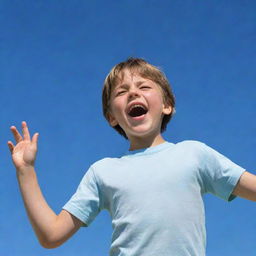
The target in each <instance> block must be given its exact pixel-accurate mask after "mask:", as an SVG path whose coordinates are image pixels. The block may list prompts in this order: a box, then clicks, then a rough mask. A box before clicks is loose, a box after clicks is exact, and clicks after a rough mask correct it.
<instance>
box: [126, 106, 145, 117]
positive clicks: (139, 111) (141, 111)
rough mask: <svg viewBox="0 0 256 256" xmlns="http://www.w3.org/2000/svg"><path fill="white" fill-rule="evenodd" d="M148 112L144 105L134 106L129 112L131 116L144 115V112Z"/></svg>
mask: <svg viewBox="0 0 256 256" xmlns="http://www.w3.org/2000/svg"><path fill="white" fill-rule="evenodd" d="M146 113H147V111H146V110H145V109H144V108H142V107H135V108H133V109H132V110H131V111H130V112H129V115H130V116H131V117H136V116H142V115H144V114H146Z"/></svg>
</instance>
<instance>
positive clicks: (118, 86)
mask: <svg viewBox="0 0 256 256" xmlns="http://www.w3.org/2000/svg"><path fill="white" fill-rule="evenodd" d="M143 83H145V81H138V82H136V83H135V85H136V86H140V85H141V84H143ZM127 86H129V85H128V84H120V85H117V86H116V87H115V88H114V90H116V89H119V88H126V87H127Z"/></svg>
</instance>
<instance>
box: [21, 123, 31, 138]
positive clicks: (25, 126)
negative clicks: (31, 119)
mask: <svg viewBox="0 0 256 256" xmlns="http://www.w3.org/2000/svg"><path fill="white" fill-rule="evenodd" d="M21 126H22V133H23V136H24V140H30V134H29V131H28V126H27V123H26V122H25V121H23V122H22V123H21Z"/></svg>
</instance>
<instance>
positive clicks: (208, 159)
mask: <svg viewBox="0 0 256 256" xmlns="http://www.w3.org/2000/svg"><path fill="white" fill-rule="evenodd" d="M201 151H202V152H201V154H200V157H201V159H200V173H201V177H202V183H203V190H204V192H205V193H208V192H209V193H212V194H214V195H216V196H218V197H220V198H222V199H224V200H226V201H231V200H233V199H234V198H235V196H234V195H232V192H233V190H234V188H235V186H236V184H237V182H238V181H239V179H240V177H241V175H242V173H243V172H244V171H245V169H244V168H242V167H240V166H239V165H237V164H235V163H234V162H232V161H231V160H230V159H228V158H227V157H225V156H224V155H222V154H220V153H219V152H217V151H216V150H214V149H212V148H210V147H208V146H207V145H205V144H203V143H202V148H201Z"/></svg>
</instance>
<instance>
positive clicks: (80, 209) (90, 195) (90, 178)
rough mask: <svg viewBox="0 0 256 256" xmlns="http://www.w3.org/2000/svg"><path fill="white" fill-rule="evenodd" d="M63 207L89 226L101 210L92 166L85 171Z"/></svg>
mask: <svg viewBox="0 0 256 256" xmlns="http://www.w3.org/2000/svg"><path fill="white" fill-rule="evenodd" d="M63 209H64V210H66V211H68V212H69V213H71V214H72V215H74V216H75V217H77V218H78V219H79V220H81V221H82V222H83V223H84V224H85V225H86V226H89V225H90V223H91V222H92V221H93V220H94V219H95V217H96V216H97V215H98V213H99V212H100V210H101V198H100V192H99V186H98V183H97V181H96V178H95V175H94V172H93V168H92V167H90V168H89V170H88V171H87V172H86V174H85V175H84V177H83V179H82V180H81V182H80V184H79V186H78V188H77V190H76V192H75V194H74V195H73V196H72V197H71V199H70V200H69V201H68V202H67V203H66V204H65V205H64V207H63Z"/></svg>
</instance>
